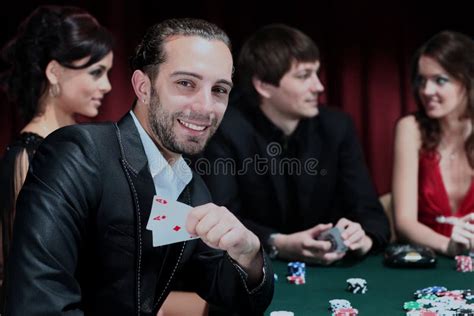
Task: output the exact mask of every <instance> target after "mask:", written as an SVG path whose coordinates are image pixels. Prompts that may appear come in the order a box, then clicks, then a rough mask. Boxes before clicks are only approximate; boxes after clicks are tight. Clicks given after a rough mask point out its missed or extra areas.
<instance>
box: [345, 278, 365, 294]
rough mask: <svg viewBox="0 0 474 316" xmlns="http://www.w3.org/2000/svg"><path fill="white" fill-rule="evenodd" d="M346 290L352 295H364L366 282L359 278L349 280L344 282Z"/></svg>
mask: <svg viewBox="0 0 474 316" xmlns="http://www.w3.org/2000/svg"><path fill="white" fill-rule="evenodd" d="M346 282H347V290H348V291H349V292H352V293H354V294H357V293H360V294H365V293H366V292H367V281H366V280H364V279H361V278H350V279H347V280H346Z"/></svg>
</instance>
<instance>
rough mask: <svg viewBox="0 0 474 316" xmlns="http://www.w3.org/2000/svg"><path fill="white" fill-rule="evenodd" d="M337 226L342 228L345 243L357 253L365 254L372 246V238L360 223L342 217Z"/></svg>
mask: <svg viewBox="0 0 474 316" xmlns="http://www.w3.org/2000/svg"><path fill="white" fill-rule="evenodd" d="M336 227H339V228H340V229H341V237H342V239H343V240H344V244H345V245H346V246H347V247H348V248H349V249H350V250H352V251H354V252H355V253H356V254H357V255H359V256H363V255H365V254H366V253H367V252H369V250H370V249H371V248H372V245H373V241H372V239H371V238H370V237H369V236H367V235H366V234H365V231H364V230H363V229H362V226H360V224H359V223H356V222H353V221H350V220H348V219H347V218H344V217H343V218H341V219H340V220H339V221H338V222H337V224H336Z"/></svg>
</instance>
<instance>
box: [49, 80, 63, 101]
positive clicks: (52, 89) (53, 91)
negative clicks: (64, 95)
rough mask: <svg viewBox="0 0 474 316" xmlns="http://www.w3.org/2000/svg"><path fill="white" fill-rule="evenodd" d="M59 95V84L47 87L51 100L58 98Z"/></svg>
mask: <svg viewBox="0 0 474 316" xmlns="http://www.w3.org/2000/svg"><path fill="white" fill-rule="evenodd" d="M60 93H61V88H60V87H59V84H57V83H55V84H52V85H51V86H50V87H49V95H50V96H52V97H53V98H55V97H57V96H59V94H60Z"/></svg>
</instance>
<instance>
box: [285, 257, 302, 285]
mask: <svg viewBox="0 0 474 316" xmlns="http://www.w3.org/2000/svg"><path fill="white" fill-rule="evenodd" d="M286 280H287V281H288V282H289V283H292V284H305V283H306V264H305V263H304V262H299V261H295V262H289V263H288V273H287V277H286Z"/></svg>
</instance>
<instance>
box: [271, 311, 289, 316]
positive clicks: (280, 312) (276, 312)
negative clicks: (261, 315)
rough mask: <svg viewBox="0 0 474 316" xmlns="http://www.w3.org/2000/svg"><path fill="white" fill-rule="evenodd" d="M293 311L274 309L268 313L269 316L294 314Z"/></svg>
mask: <svg viewBox="0 0 474 316" xmlns="http://www.w3.org/2000/svg"><path fill="white" fill-rule="evenodd" d="M294 315H295V314H294V313H293V312H288V311H274V312H271V313H270V316H294Z"/></svg>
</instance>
